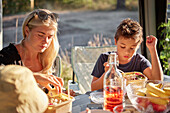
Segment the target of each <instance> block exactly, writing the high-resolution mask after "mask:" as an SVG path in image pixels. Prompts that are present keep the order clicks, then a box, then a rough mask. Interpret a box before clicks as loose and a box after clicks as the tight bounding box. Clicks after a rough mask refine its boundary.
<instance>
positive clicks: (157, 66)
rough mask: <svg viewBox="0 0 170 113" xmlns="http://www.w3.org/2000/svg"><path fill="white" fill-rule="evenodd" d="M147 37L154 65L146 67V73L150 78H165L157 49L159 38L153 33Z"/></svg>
mask: <svg viewBox="0 0 170 113" xmlns="http://www.w3.org/2000/svg"><path fill="white" fill-rule="evenodd" d="M146 38H147V39H146V46H147V48H148V49H149V51H150V54H151V63H152V67H151V68H150V67H148V68H146V69H145V70H144V74H146V75H148V78H149V79H152V80H163V71H162V67H161V63H160V60H159V57H158V54H157V49H156V45H157V38H156V37H154V36H152V35H151V36H147V37H146Z"/></svg>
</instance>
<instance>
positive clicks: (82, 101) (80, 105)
mask: <svg viewBox="0 0 170 113" xmlns="http://www.w3.org/2000/svg"><path fill="white" fill-rule="evenodd" d="M164 81H168V82H170V76H167V75H164ZM101 91H102V90H97V92H101ZM90 93H91V91H89V92H87V93H86V94H82V95H78V96H76V97H75V101H74V102H73V103H72V113H80V112H81V111H84V110H86V108H87V106H88V105H91V104H95V103H93V102H92V101H91V100H90ZM130 103H131V102H130V100H129V99H128V98H125V104H130ZM96 106H97V107H98V109H102V107H103V106H102V105H101V104H100V105H99V104H96Z"/></svg>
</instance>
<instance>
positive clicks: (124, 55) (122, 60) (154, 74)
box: [91, 18, 163, 91]
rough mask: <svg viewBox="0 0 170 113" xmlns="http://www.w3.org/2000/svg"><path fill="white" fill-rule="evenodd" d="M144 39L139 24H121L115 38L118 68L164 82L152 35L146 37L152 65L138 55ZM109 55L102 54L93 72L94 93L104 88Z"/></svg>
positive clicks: (154, 39) (129, 22) (155, 40)
mask: <svg viewBox="0 0 170 113" xmlns="http://www.w3.org/2000/svg"><path fill="white" fill-rule="evenodd" d="M142 37H143V33H142V27H141V26H140V24H139V23H138V22H136V21H134V20H131V19H129V18H128V19H125V20H123V21H122V22H121V23H120V25H119V26H118V27H117V31H116V34H115V37H114V40H115V45H116V46H117V54H118V59H119V66H118V67H117V68H118V69H120V70H122V71H123V72H133V71H138V72H142V73H143V74H144V75H146V76H147V77H148V79H149V80H163V71H162V68H161V64H160V61H159V58H158V54H157V50H156V44H157V39H156V37H154V36H152V35H150V36H147V37H146V46H147V48H148V49H149V51H150V54H151V62H152V65H151V64H150V62H149V61H148V60H147V59H146V58H145V57H144V56H142V55H141V54H139V53H136V51H137V49H138V48H139V46H140V44H141V42H142V41H143V39H142ZM109 53H110V52H107V53H103V54H101V55H100V57H99V58H98V60H97V62H96V64H95V67H94V69H93V71H92V76H93V80H92V83H91V90H92V91H94V90H98V89H102V88H103V78H104V75H105V73H106V72H107V70H108V66H107V58H108V55H109Z"/></svg>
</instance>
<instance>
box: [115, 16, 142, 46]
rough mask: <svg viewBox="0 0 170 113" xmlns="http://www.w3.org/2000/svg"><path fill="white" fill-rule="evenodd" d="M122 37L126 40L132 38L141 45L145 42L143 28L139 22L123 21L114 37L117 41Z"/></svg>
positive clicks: (128, 19)
mask: <svg viewBox="0 0 170 113" xmlns="http://www.w3.org/2000/svg"><path fill="white" fill-rule="evenodd" d="M120 36H122V37H124V38H131V39H134V40H136V41H137V42H140V43H141V42H142V41H143V38H142V37H143V32H142V27H141V26H140V24H139V23H138V22H137V21H134V20H132V19H130V18H127V19H125V20H123V21H122V22H121V23H120V25H119V26H118V27H117V31H116V34H115V37H114V38H115V39H116V41H118V40H119V37H120Z"/></svg>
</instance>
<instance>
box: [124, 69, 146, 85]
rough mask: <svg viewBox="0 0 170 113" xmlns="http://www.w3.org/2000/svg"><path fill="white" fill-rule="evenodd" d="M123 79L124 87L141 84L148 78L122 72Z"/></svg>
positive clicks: (139, 73) (138, 74)
mask: <svg viewBox="0 0 170 113" xmlns="http://www.w3.org/2000/svg"><path fill="white" fill-rule="evenodd" d="M122 75H123V77H124V78H125V79H126V85H128V84H143V83H144V82H145V81H147V80H148V78H147V77H146V76H145V75H144V74H142V73H141V72H137V71H135V72H123V73H122Z"/></svg>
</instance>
